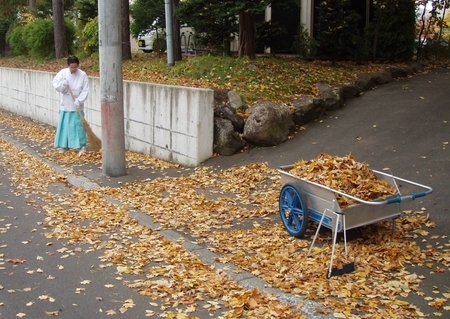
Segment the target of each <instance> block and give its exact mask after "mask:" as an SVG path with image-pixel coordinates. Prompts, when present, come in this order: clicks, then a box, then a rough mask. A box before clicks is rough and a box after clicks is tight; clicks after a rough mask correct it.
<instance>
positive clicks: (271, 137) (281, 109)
mask: <svg viewBox="0 0 450 319" xmlns="http://www.w3.org/2000/svg"><path fill="white" fill-rule="evenodd" d="M293 129H294V122H293V120H292V114H291V110H290V109H289V107H288V106H286V105H284V104H281V105H280V104H275V103H273V102H269V101H258V102H257V103H256V104H255V105H254V106H253V107H252V109H251V114H250V116H249V117H248V119H247V121H246V122H245V125H244V134H243V138H244V139H245V140H246V141H247V142H249V143H250V144H253V145H257V146H275V145H278V144H281V143H283V142H284V141H286V140H287V139H288V137H289V133H291V132H292V130H293Z"/></svg>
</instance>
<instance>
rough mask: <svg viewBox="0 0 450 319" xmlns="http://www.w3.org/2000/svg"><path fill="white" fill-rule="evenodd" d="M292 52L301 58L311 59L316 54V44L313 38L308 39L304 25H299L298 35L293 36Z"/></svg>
mask: <svg viewBox="0 0 450 319" xmlns="http://www.w3.org/2000/svg"><path fill="white" fill-rule="evenodd" d="M292 51H294V52H296V53H297V54H298V55H299V56H300V57H301V58H304V59H305V58H309V57H313V56H315V55H316V53H317V43H316V41H315V40H314V38H313V37H310V36H309V34H308V31H307V30H306V29H305V25H300V27H299V28H298V34H297V35H296V36H295V40H294V43H293V44H292Z"/></svg>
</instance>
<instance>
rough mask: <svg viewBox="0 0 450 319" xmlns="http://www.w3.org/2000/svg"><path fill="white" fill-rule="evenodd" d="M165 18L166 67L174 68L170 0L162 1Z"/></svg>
mask: <svg viewBox="0 0 450 319" xmlns="http://www.w3.org/2000/svg"><path fill="white" fill-rule="evenodd" d="M164 4H165V9H166V10H165V16H166V44H167V65H168V66H169V67H171V66H174V65H175V62H174V57H173V30H172V0H164Z"/></svg>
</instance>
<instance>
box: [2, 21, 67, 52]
mask: <svg viewBox="0 0 450 319" xmlns="http://www.w3.org/2000/svg"><path fill="white" fill-rule="evenodd" d="M65 26H66V40H67V49H68V53H69V54H72V53H73V52H74V49H75V26H74V24H73V23H72V22H71V21H70V20H69V19H66V20H65ZM8 43H9V45H10V46H11V52H12V54H13V55H26V56H32V57H35V58H43V59H46V58H53V57H54V56H55V39H54V34H53V20H51V19H36V20H33V21H32V22H30V23H28V24H26V25H24V26H14V27H13V28H12V29H11V31H10V33H9V35H8Z"/></svg>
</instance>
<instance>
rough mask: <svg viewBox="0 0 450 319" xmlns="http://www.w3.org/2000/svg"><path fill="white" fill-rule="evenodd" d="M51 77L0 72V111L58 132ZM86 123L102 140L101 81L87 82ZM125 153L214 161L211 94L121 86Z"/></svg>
mask: <svg viewBox="0 0 450 319" xmlns="http://www.w3.org/2000/svg"><path fill="white" fill-rule="evenodd" d="M54 76H55V74H54V73H49V72H40V71H33V70H23V69H13V68H0V108H2V109H5V110H8V111H11V112H14V113H16V114H19V115H22V116H26V117H30V118H33V119H36V120H38V121H40V122H43V123H46V124H49V125H52V126H54V127H56V125H57V123H58V111H59V93H58V92H56V90H54V89H53V86H52V79H53V77H54ZM89 84H90V87H91V91H90V94H89V97H88V100H87V101H86V103H85V115H86V119H87V121H88V122H89V124H90V125H91V127H92V130H93V131H94V132H95V133H96V135H97V136H98V137H101V113H100V103H101V98H100V79H99V78H96V77H89ZM123 94H124V99H123V100H124V101H123V103H124V104H123V105H124V125H125V148H126V149H127V150H129V151H134V152H138V153H143V154H147V155H150V156H153V157H156V158H160V159H163V160H166V161H170V162H173V163H179V164H181V165H184V166H197V165H198V164H200V163H201V162H203V161H205V160H206V159H208V158H209V157H211V156H212V152H213V134H214V114H213V111H214V110H213V109H214V92H213V90H210V89H196V88H188V87H181V86H170V85H160V84H152V83H144V82H132V81H124V84H123Z"/></svg>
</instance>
